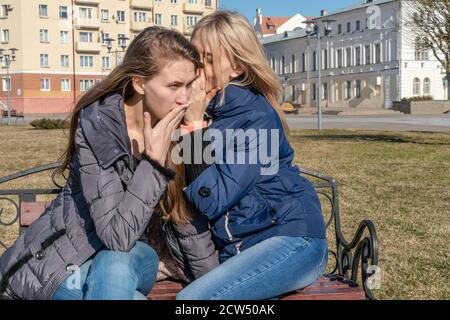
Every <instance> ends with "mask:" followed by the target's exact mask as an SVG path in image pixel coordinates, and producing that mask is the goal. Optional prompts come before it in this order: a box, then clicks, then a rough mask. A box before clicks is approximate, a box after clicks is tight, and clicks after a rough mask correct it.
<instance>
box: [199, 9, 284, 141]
mask: <svg viewBox="0 0 450 320" xmlns="http://www.w3.org/2000/svg"><path fill="white" fill-rule="evenodd" d="M195 37H198V39H199V40H200V42H201V43H202V45H203V47H204V48H207V47H208V48H209V49H210V50H211V54H212V59H213V61H212V65H213V71H214V74H215V75H216V77H218V79H217V82H218V83H216V85H219V86H224V85H225V87H226V84H227V83H228V82H229V79H225V78H223V77H224V75H223V72H222V70H221V64H220V60H221V59H220V57H221V56H222V53H225V55H226V56H227V57H228V59H229V60H230V61H231V63H236V64H237V65H238V66H239V67H240V68H241V69H242V71H243V79H242V80H241V81H239V82H237V83H235V84H236V85H239V86H252V87H253V88H254V89H256V90H257V91H258V92H259V93H260V94H262V95H263V96H265V97H266V98H267V100H269V102H270V104H271V105H272V107H273V108H274V109H275V111H276V112H277V114H278V116H279V117H280V119H281V123H282V125H283V129H284V131H285V133H286V135H288V134H289V127H288V125H287V122H286V117H285V115H284V113H283V111H282V110H281V106H280V103H279V100H280V97H281V84H280V82H279V80H278V76H277V75H276V74H275V72H274V71H273V70H272V68H271V67H270V66H269V64H268V62H267V58H266V55H265V53H264V50H263V48H262V46H261V44H260V43H259V41H258V37H257V36H256V33H255V31H254V30H253V28H252V26H251V25H250V24H249V23H248V21H247V19H246V18H244V17H243V16H241V15H240V14H238V13H235V12H230V11H218V12H215V13H212V14H209V15H207V16H205V17H203V18H202V19H201V20H200V21H199V22H198V24H197V25H196V27H195V28H194V31H193V33H192V39H194V38H195ZM224 90H225V88H224ZM223 97H224V95H222V99H223ZM222 102H223V101H222Z"/></svg>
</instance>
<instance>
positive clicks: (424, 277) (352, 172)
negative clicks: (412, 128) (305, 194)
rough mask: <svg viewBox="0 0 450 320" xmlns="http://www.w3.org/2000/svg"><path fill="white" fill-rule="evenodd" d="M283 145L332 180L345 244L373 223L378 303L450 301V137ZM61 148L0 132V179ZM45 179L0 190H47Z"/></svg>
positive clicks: (314, 139) (363, 135) (350, 133)
mask: <svg viewBox="0 0 450 320" xmlns="http://www.w3.org/2000/svg"><path fill="white" fill-rule="evenodd" d="M290 140H291V143H292V145H293V147H294V148H295V151H296V163H297V164H298V165H300V167H305V168H310V169H314V170H315V171H319V172H321V173H324V174H328V175H331V176H334V177H335V178H336V179H337V180H338V182H339V185H340V207H341V220H342V228H343V231H344V235H345V236H346V238H347V239H348V240H349V239H350V238H351V237H352V236H353V234H354V232H355V230H356V228H357V226H358V225H359V222H360V221H361V220H363V219H365V218H370V219H372V220H373V221H374V222H375V224H376V227H377V231H378V237H379V247H380V257H379V264H380V266H381V268H382V285H381V289H380V290H377V291H375V295H376V297H377V298H380V299H449V298H450V209H449V207H450V134H445V133H411V132H409V133H397V132H396V133H392V132H381V131H361V130H324V131H323V132H322V133H320V134H318V133H317V131H310V130H308V131H294V132H292V134H291V138H290ZM65 141H66V134H65V132H64V131H62V130H52V131H43V130H35V129H33V128H31V127H29V126H13V127H10V128H8V127H6V126H0V154H1V158H0V159H1V160H0V161H1V166H0V176H4V175H6V174H9V173H12V172H16V171H20V170H22V169H25V168H30V167H33V166H37V165H40V164H45V163H50V162H54V161H56V160H57V158H58V155H59V154H61V152H62V151H63V149H64V144H65ZM44 177H45V175H40V176H36V177H31V178H25V179H22V180H21V181H20V182H16V183H14V184H13V183H10V184H8V185H7V186H2V188H5V187H8V188H10V187H11V188H12V187H15V188H24V187H38V186H44V185H46V186H51V182H50V179H48V178H47V179H45V180H43V179H44ZM1 205H4V203H2V204H1ZM5 214H6V212H5ZM1 217H2V216H0V218H1ZM11 230H12V228H8V229H6V228H0V240H1V241H7V242H8V243H11V241H13V239H14V238H15V237H16V236H17V232H14V231H11ZM330 262H331V259H330Z"/></svg>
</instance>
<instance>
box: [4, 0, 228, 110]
mask: <svg viewBox="0 0 450 320" xmlns="http://www.w3.org/2000/svg"><path fill="white" fill-rule="evenodd" d="M218 5H219V3H218V0H0V51H1V49H3V51H2V55H3V56H4V59H3V62H4V61H5V59H8V58H11V51H10V50H9V49H11V48H16V49H18V51H16V52H15V61H13V62H11V64H10V65H11V67H10V70H9V76H8V70H6V69H4V68H3V69H1V78H2V79H1V90H0V108H2V109H5V108H6V104H7V98H6V97H7V91H8V90H9V93H10V96H11V106H12V108H13V109H16V110H17V111H22V112H24V113H26V114H30V113H65V112H68V111H70V109H71V108H72V107H73V105H74V101H76V99H77V97H78V96H79V95H80V94H83V92H85V91H87V90H88V89H89V88H90V87H92V86H93V85H94V84H95V83H96V82H97V81H101V79H102V78H103V77H105V76H106V75H107V74H109V73H110V72H111V70H112V69H113V68H114V67H115V66H116V65H117V64H118V63H120V62H121V59H122V58H123V56H124V50H126V48H127V46H128V45H129V43H130V41H131V40H132V39H133V38H134V37H135V36H136V35H137V34H139V32H141V31H142V30H143V29H144V28H146V27H148V26H152V25H161V26H164V27H167V28H171V29H176V30H178V31H180V32H182V33H183V34H184V35H185V36H186V37H189V35H190V33H191V32H192V29H193V27H194V26H195V24H196V23H197V22H198V21H199V20H200V19H201V17H202V16H204V15H207V14H208V13H211V12H214V11H216V10H217V8H218Z"/></svg>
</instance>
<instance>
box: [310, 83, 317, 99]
mask: <svg viewBox="0 0 450 320" xmlns="http://www.w3.org/2000/svg"><path fill="white" fill-rule="evenodd" d="M311 93H312V100H313V101H314V100H316V99H317V86H316V84H315V83H313V85H312V92H311Z"/></svg>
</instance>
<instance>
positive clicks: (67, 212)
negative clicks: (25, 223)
mask: <svg viewBox="0 0 450 320" xmlns="http://www.w3.org/2000/svg"><path fill="white" fill-rule="evenodd" d="M201 66H202V64H201V62H200V56H199V54H198V51H197V50H196V49H195V47H194V46H192V45H191V44H190V43H189V41H187V40H186V38H184V37H183V35H181V34H180V33H178V32H175V31H171V30H167V29H163V28H158V27H150V28H147V29H145V30H144V31H142V32H141V33H140V34H139V35H138V36H137V37H136V38H135V39H134V40H133V41H132V43H131V44H130V47H129V48H128V50H127V53H126V55H125V57H124V60H123V63H122V64H120V65H119V66H117V67H116V68H115V69H114V70H113V71H112V72H111V74H110V75H108V76H107V77H106V78H105V79H104V80H103V81H102V82H100V83H99V84H98V85H97V86H95V87H94V88H92V89H91V90H89V91H88V92H87V93H86V94H85V95H83V97H82V98H81V99H80V100H79V102H78V103H77V106H76V107H75V110H74V111H73V116H72V122H71V128H70V138H69V143H68V147H67V152H66V154H65V157H64V159H63V160H64V164H63V166H62V169H63V170H64V169H68V170H69V176H68V180H67V183H66V185H65V186H64V188H63V190H62V192H61V193H60V194H59V195H58V197H57V198H56V199H55V200H54V201H53V202H52V204H51V205H50V206H49V207H48V208H47V210H46V211H45V212H44V214H43V215H42V216H41V217H40V218H39V219H37V220H36V221H35V222H34V223H33V224H32V225H31V226H30V227H29V228H28V229H27V230H26V232H24V233H23V234H22V235H21V236H20V237H19V238H18V239H17V240H16V242H15V243H14V244H13V245H12V246H11V247H10V248H9V249H8V250H7V251H6V252H5V253H4V254H3V255H2V256H1V257H0V296H3V297H6V298H16V299H33V300H34V299H54V300H68V299H70V300H81V299H95V300H103V299H127V300H128V299H146V295H147V294H148V292H149V291H150V289H151V288H152V285H153V283H154V281H155V278H156V275H157V271H158V266H159V263H158V262H159V258H158V255H157V253H156V252H155V250H154V249H153V248H152V247H151V246H150V245H149V243H148V238H149V237H150V238H153V237H154V236H155V234H154V233H153V232H151V233H150V234H148V233H147V232H146V230H148V229H149V228H148V227H149V221H150V219H151V218H155V217H156V214H158V215H162V216H164V224H163V225H164V227H163V228H164V241H165V242H166V244H167V246H168V247H169V249H170V252H171V253H172V256H173V258H174V259H175V261H176V262H177V263H178V269H180V270H181V271H180V274H179V277H180V278H182V279H183V280H185V281H192V280H193V279H195V278H197V277H200V276H201V275H202V274H204V273H206V272H207V271H208V270H210V269H212V268H214V267H215V266H216V265H217V264H218V259H217V255H216V254H215V249H214V245H213V243H212V241H211V236H210V232H209V230H208V222H207V220H206V219H205V218H202V217H201V216H198V215H196V214H195V212H194V211H193V210H191V209H190V206H188V205H187V203H186V201H185V200H184V197H183V194H182V191H181V189H182V187H183V186H184V176H183V174H180V172H178V173H179V174H175V171H177V167H175V166H174V165H173V163H172V162H171V159H170V157H169V156H168V155H169V154H170V148H171V140H172V133H173V132H174V130H175V129H176V128H177V127H178V125H179V123H180V121H181V120H182V118H183V116H186V117H189V113H190V112H187V110H188V107H189V106H188V103H189V100H190V95H191V91H192V86H193V84H194V83H195V81H196V79H197V77H198V72H197V71H198V69H199V68H200V67H201ZM165 213H170V217H167V216H166V215H165Z"/></svg>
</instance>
